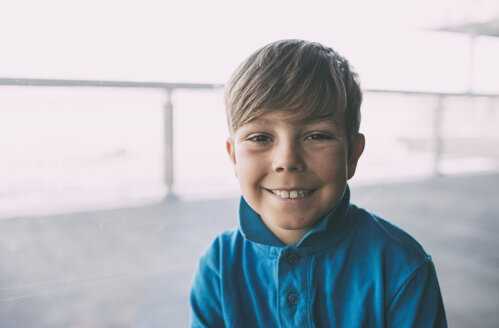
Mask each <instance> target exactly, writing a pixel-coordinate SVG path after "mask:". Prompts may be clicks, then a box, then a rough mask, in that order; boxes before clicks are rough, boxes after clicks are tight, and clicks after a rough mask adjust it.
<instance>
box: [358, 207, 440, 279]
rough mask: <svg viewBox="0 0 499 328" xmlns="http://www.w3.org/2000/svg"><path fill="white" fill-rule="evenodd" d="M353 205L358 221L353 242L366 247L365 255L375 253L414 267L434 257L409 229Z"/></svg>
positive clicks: (389, 261) (388, 261) (391, 261)
mask: <svg viewBox="0 0 499 328" xmlns="http://www.w3.org/2000/svg"><path fill="white" fill-rule="evenodd" d="M351 206H352V207H353V209H354V211H353V212H355V220H356V221H357V225H356V228H355V235H356V236H355V238H354V239H352V240H351V242H352V243H353V247H355V248H360V249H362V250H363V251H362V254H364V256H376V257H378V258H380V259H386V262H387V263H392V264H397V263H398V264H402V263H404V264H405V265H407V266H409V267H413V268H414V269H415V268H416V267H418V266H420V265H421V264H423V263H424V262H427V261H429V260H431V257H430V256H429V255H428V254H427V253H426V251H425V249H424V248H423V247H422V246H421V244H420V243H419V242H418V241H417V240H416V239H415V238H414V237H413V236H411V235H410V234H409V233H408V232H406V231H405V230H403V229H402V228H400V227H398V226H396V225H395V224H393V223H391V222H389V221H388V220H385V219H384V218H381V217H380V216H378V215H376V214H374V213H372V212H369V211H367V210H365V209H363V208H359V207H357V206H355V205H351ZM393 259H396V260H395V261H393Z"/></svg>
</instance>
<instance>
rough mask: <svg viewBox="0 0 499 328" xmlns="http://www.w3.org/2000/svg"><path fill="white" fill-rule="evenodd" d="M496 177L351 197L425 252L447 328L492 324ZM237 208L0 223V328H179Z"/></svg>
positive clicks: (162, 209)
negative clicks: (191, 292) (205, 258)
mask: <svg viewBox="0 0 499 328" xmlns="http://www.w3.org/2000/svg"><path fill="white" fill-rule="evenodd" d="M498 193H499V174H489V175H476V176H456V177H442V178H438V179H432V180H425V181H417V182H409V183H407V182H406V183H400V184H386V185H378V186H370V187H356V188H353V189H352V200H353V202H355V203H356V204H357V205H359V206H362V207H365V208H367V209H369V210H371V211H373V212H375V213H377V214H379V215H381V216H384V217H386V218H388V219H389V220H391V221H392V222H394V223H395V224H397V225H399V226H400V227H402V228H403V229H405V230H406V231H408V232H409V233H411V234H412V235H413V236H415V237H416V239H418V240H419V241H420V242H421V243H422V244H423V246H424V247H425V248H426V250H427V251H428V252H429V253H430V254H432V256H433V259H434V262H435V264H436V267H437V272H438V274H439V279H440V284H441V288H442V293H443V296H444V302H445V305H446V310H447V316H448V321H449V327H458V328H459V327H463V328H465V327H466V328H468V327H499V197H498ZM236 210H237V199H236V198H234V199H226V200H212V201H203V202H191V203H187V202H182V201H181V200H176V201H169V202H165V203H161V204H156V205H151V206H145V207H137V208H127V209H118V210H108V211H97V212H89V213H76V214H70V215H59V216H47V217H24V218H11V219H4V220H2V221H0V326H1V327H7V328H11V327H23V328H26V327H37V328H45V327H51V328H52V327H82V328H83V327H186V326H187V324H188V300H187V293H188V288H189V284H190V280H191V277H192V272H193V270H194V267H195V264H196V261H197V257H198V255H199V254H200V253H201V252H202V250H203V248H204V247H205V246H206V245H207V244H208V243H209V242H210V240H211V239H212V238H213V237H214V236H215V235H216V233H217V232H218V231H220V230H221V229H225V228H230V227H232V226H234V225H235V224H236V219H235V214H236Z"/></svg>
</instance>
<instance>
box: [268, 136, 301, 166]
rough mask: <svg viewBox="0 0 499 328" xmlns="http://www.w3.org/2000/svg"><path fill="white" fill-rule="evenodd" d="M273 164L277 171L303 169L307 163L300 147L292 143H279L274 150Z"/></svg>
mask: <svg viewBox="0 0 499 328" xmlns="http://www.w3.org/2000/svg"><path fill="white" fill-rule="evenodd" d="M272 166H273V167H272V169H273V170H274V171H276V172H288V171H289V172H292V171H303V170H304V169H305V163H304V161H303V157H302V154H301V150H300V147H299V146H298V145H294V144H291V143H290V144H281V145H278V146H277V147H276V149H275V151H274V161H273V164H272Z"/></svg>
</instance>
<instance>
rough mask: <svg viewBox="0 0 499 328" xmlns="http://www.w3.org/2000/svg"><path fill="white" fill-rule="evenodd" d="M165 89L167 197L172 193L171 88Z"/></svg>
mask: <svg viewBox="0 0 499 328" xmlns="http://www.w3.org/2000/svg"><path fill="white" fill-rule="evenodd" d="M165 90H166V96H167V99H166V104H165V107H164V154H163V156H164V179H165V180H164V181H165V184H166V187H167V189H168V197H172V196H173V195H174V193H173V104H172V93H173V89H165Z"/></svg>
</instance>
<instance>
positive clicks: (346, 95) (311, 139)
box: [226, 40, 364, 244]
mask: <svg viewBox="0 0 499 328" xmlns="http://www.w3.org/2000/svg"><path fill="white" fill-rule="evenodd" d="M360 103H361V91H360V88H359V84H358V82H357V81H356V75H355V74H354V73H352V71H351V70H350V67H349V65H348V62H347V61H346V60H345V59H344V58H342V57H340V56H339V55H338V54H336V53H335V52H334V51H333V50H332V49H329V48H326V47H323V46H322V45H320V44H317V43H312V42H307V41H300V40H284V41H278V42H275V43H272V44H269V45H267V46H265V47H263V48H262V49H260V50H258V51H257V52H255V53H254V54H253V55H251V56H250V57H249V58H248V59H247V60H246V61H244V62H243V63H242V64H241V65H240V66H239V68H238V69H237V70H236V72H235V73H234V75H233V76H232V78H231V80H230V81H229V83H228V84H227V86H226V110H227V116H228V123H229V129H230V134H231V136H230V138H229V139H228V141H227V151H228V154H229V156H230V158H231V160H232V162H233V164H234V168H235V171H236V175H237V177H238V179H239V184H240V186H241V191H242V194H243V196H244V198H245V200H246V201H247V202H248V204H249V205H250V206H251V207H252V208H253V209H254V210H255V211H256V212H257V213H258V214H259V215H260V217H261V218H262V221H263V222H264V224H265V225H266V226H267V227H268V228H269V229H270V230H271V231H272V232H273V233H274V235H276V237H277V238H279V239H280V240H281V241H282V242H283V243H285V244H296V243H298V242H299V241H300V239H301V238H302V237H303V236H304V235H305V234H306V233H307V232H308V231H310V229H312V227H313V226H314V225H315V224H316V223H317V222H318V220H319V219H320V218H322V217H324V215H325V214H327V213H328V212H329V211H330V210H331V209H333V208H334V207H335V206H336V204H337V203H338V202H339V201H340V199H341V197H342V196H343V194H344V191H345V188H346V183H347V180H348V179H350V178H351V177H352V176H353V174H354V173H355V168H356V165H357V160H358V159H359V157H360V155H361V154H362V151H363V149H364V137H363V135H361V134H360V133H358V129H359V123H360Z"/></svg>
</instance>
